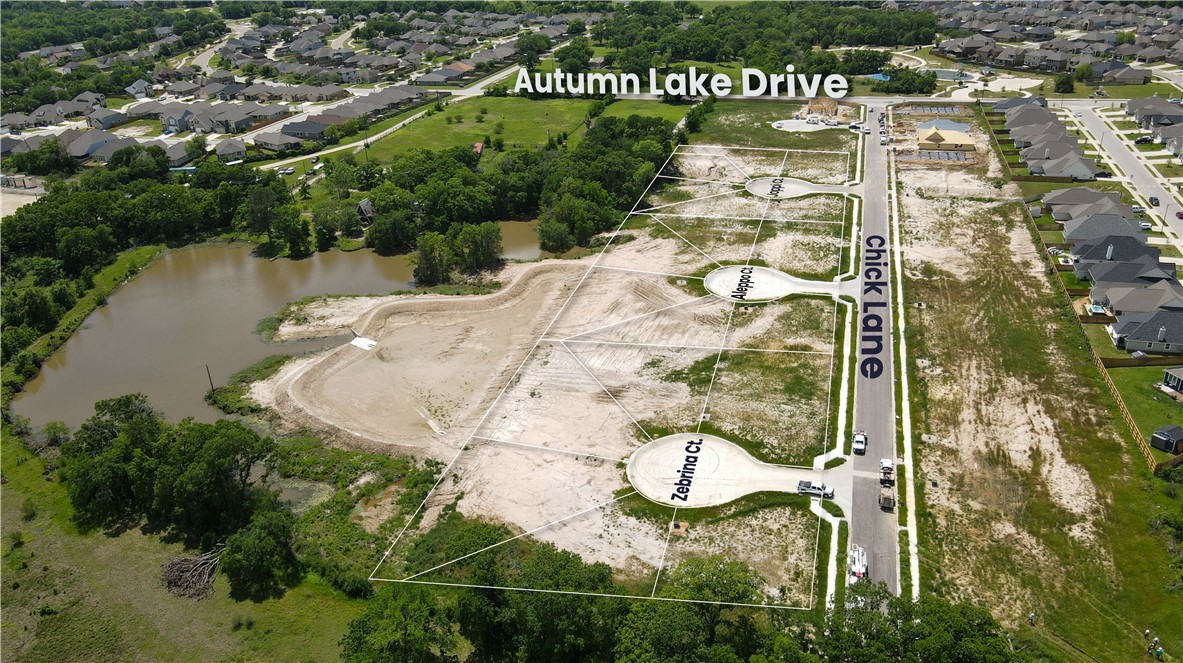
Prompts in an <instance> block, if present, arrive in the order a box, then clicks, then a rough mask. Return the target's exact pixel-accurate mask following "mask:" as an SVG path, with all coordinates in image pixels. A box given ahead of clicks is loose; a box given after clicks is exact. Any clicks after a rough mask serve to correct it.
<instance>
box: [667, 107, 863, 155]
mask: <svg viewBox="0 0 1183 663" xmlns="http://www.w3.org/2000/svg"><path fill="white" fill-rule="evenodd" d="M800 110H801V105H800V104H791V103H785V104H781V103H769V102H763V101H751V100H737V99H720V100H719V101H718V102H717V103H716V104H715V110H714V112H712V113H710V114H709V115H707V119H706V122H704V123H703V126H702V131H701V132H699V133H696V134H694V135H692V136H691V142H694V143H699V144H705V145H734V146H736V147H779V148H785V149H796V150H828V151H835V152H851V151H853V150H854V146H855V144H856V143H857V141H858V138H857V136H856V135H855V134H854V133H853V132H851V131H849V130H848V129H846V128H845V127H837V128H834V129H825V130H822V131H807V132H801V133H794V132H789V131H780V130H777V129H773V128H772V127H771V126H770V125H771V123H772V122H775V121H777V120H783V119H785V118H792V117H793V114H794V113H796V112H798V111H800Z"/></svg>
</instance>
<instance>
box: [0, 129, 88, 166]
mask: <svg viewBox="0 0 1183 663" xmlns="http://www.w3.org/2000/svg"><path fill="white" fill-rule="evenodd" d="M8 158H9V159H11V160H12V165H13V167H14V168H15V169H16V170H18V171H20V172H22V173H28V174H30V175H49V174H50V173H60V174H63V175H69V174H72V173H74V172H75V171H77V170H78V162H77V161H76V160H74V159H73V158H72V157H71V156H70V155H69V154H67V153H66V148H64V147H62V145H61V143H59V142H58V139H57V138H49V139H47V140H45V141H44V142H42V143H41V144H40V145H38V146H37V147H36V148H35V149H32V150H29V151H28V152H23V153H17V154H13V155H11V156H10V157H8Z"/></svg>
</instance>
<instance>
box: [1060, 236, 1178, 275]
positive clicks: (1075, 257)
mask: <svg viewBox="0 0 1183 663" xmlns="http://www.w3.org/2000/svg"><path fill="white" fill-rule="evenodd" d="M1158 258H1159V251H1158V249H1157V248H1155V247H1153V246H1148V245H1147V244H1146V243H1145V242H1142V241H1139V240H1137V239H1135V238H1133V237H1128V236H1122V235H1108V236H1105V237H1098V238H1095V239H1091V240H1088V241H1085V242H1081V243H1080V244H1078V245H1076V247H1075V248H1073V249H1072V267H1073V271H1074V272H1075V273H1076V277H1077V278H1080V279H1085V278H1087V277H1088V270H1089V268H1090V267H1092V266H1093V265H1094V264H1096V263H1107V262H1139V261H1140V262H1145V263H1146V264H1156V263H1157V262H1158Z"/></svg>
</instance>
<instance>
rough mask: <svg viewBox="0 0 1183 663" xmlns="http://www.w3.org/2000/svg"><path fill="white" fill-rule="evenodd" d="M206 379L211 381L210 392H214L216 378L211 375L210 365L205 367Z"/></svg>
mask: <svg viewBox="0 0 1183 663" xmlns="http://www.w3.org/2000/svg"><path fill="white" fill-rule="evenodd" d="M205 377H206V378H207V379H209V390H210V391H213V390H214V376H212V375H210V372H209V364H206V365H205Z"/></svg>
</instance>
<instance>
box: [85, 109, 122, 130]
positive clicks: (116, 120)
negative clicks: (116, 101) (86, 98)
mask: <svg viewBox="0 0 1183 663" xmlns="http://www.w3.org/2000/svg"><path fill="white" fill-rule="evenodd" d="M124 122H127V116H126V115H124V114H123V113H120V112H119V111H117V110H111V109H110V108H96V109H94V110H93V111H91V112H90V115H87V116H86V124H87V126H89V127H90V128H92V129H110V128H112V127H115V126H118V125H120V124H123V123H124Z"/></svg>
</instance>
